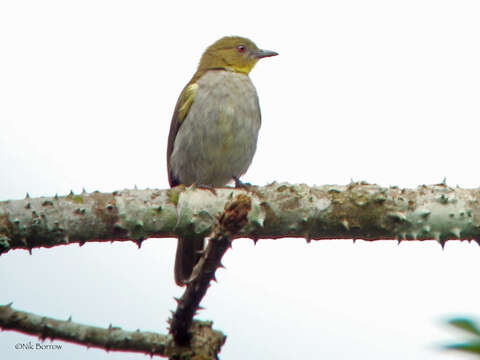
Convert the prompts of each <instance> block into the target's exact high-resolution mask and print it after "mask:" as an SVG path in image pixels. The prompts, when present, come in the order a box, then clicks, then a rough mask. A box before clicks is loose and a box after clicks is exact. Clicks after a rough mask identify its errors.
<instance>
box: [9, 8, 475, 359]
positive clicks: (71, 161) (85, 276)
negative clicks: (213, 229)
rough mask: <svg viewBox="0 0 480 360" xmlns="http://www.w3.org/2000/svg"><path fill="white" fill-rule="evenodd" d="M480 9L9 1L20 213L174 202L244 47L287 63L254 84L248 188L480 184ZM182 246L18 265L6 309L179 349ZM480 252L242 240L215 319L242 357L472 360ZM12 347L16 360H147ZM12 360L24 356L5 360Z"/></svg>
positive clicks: (151, 245)
mask: <svg viewBox="0 0 480 360" xmlns="http://www.w3.org/2000/svg"><path fill="white" fill-rule="evenodd" d="M479 19H480V2H478V1H462V0H457V1H441V0H435V1H425V0H415V1H409V0H403V1H347V0H345V1H341V0H336V1H316V2H313V1H312V2H308V1H301V0H299V1H295V2H261V1H249V0H246V1H242V2H235V3H232V5H230V4H229V3H227V2H225V1H195V2H194V1H181V2H160V1H119V0H117V1H105V0H95V1H90V0H82V1H78V2H73V1H47V0H46V1H41V2H39V1H21V0H16V1H8V0H7V1H2V2H0V165H1V167H0V200H6V199H18V198H22V197H23V196H25V193H26V192H29V193H30V195H31V196H51V195H54V194H55V193H59V194H67V193H68V192H69V191H70V190H71V189H73V190H74V191H75V192H80V191H81V190H82V188H85V189H86V190H87V191H93V190H100V191H104V192H111V191H113V190H117V189H124V188H132V187H133V186H134V185H135V184H136V185H137V186H138V187H139V188H146V187H150V188H166V187H167V186H168V182H167V174H166V164H165V149H166V141H167V136H168V129H169V124H170V117H171V114H172V111H173V107H174V105H175V102H176V100H177V97H178V95H179V92H180V91H181V89H182V88H183V86H184V85H185V83H186V82H187V81H188V80H189V79H190V77H191V76H192V74H193V73H194V71H195V67H196V65H197V63H198V60H199V58H200V55H201V53H202V51H203V50H204V49H205V48H206V47H207V46H208V45H210V44H211V43H212V42H214V41H215V40H217V39H218V38H220V37H222V36H224V35H241V36H246V37H249V38H251V39H252V40H253V41H255V42H256V43H257V45H258V46H259V47H263V48H265V49H270V50H275V51H277V52H279V53H280V55H279V56H277V57H274V58H268V59H264V60H262V61H261V62H260V63H259V64H258V65H257V66H256V68H255V69H254V70H253V72H252V74H251V77H252V79H253V82H254V83H255V85H256V87H257V90H258V93H259V96H260V104H261V107H262V115H263V124H262V129H261V132H260V139H259V144H258V148H257V154H256V157H255V159H254V161H253V164H252V166H251V168H250V170H249V171H248V173H247V174H246V175H245V176H244V178H243V180H245V181H248V182H251V183H254V184H259V185H262V184H266V183H269V182H272V181H274V180H276V181H280V182H281V181H288V182H291V183H298V182H303V183H307V184H310V185H313V184H318V185H321V184H345V183H348V182H349V181H350V179H354V180H366V181H369V182H374V183H378V184H381V185H384V186H388V185H398V186H401V187H416V186H417V185H421V184H424V183H426V184H431V183H438V182H440V181H441V180H442V179H443V178H444V177H446V178H447V183H448V184H450V185H457V184H458V185H459V186H462V187H478V186H479V177H478V174H479V170H478V138H479V136H478V129H477V127H478V123H479V120H480V105H479V104H480V102H479V97H480V65H479V64H480V46H479V37H480V21H479ZM175 244H176V241H175V240H173V239H155V240H148V241H145V242H144V244H143V246H142V248H141V249H140V250H137V247H136V245H135V244H133V243H128V244H122V243H113V244H86V245H85V246H83V247H81V248H79V247H78V246H76V245H72V246H68V247H57V248H53V249H36V250H34V251H33V255H32V256H30V255H28V253H27V252H25V251H12V252H10V253H8V254H6V255H4V256H2V257H0V284H1V285H0V303H2V304H5V303H8V302H10V301H13V302H14V306H15V307H17V308H19V309H22V310H25V311H31V312H35V313H38V314H42V315H45V316H52V317H56V318H61V319H66V318H68V316H70V315H72V317H73V320H74V321H77V322H81V323H87V324H94V325H98V326H105V327H106V326H108V324H109V323H113V325H115V326H121V327H123V328H125V329H127V330H135V329H137V328H140V329H142V330H150V331H160V332H165V331H166V330H165V328H166V319H167V317H168V316H169V310H171V309H173V308H174V306H175V303H174V301H173V299H172V298H173V296H178V295H179V294H181V292H182V290H181V289H180V288H177V287H176V286H175V285H174V282H173V270H172V269H173V258H174V252H175ZM479 258H480V248H479V247H478V246H477V245H476V244H468V243H461V244H460V243H458V242H455V243H454V242H449V243H447V245H446V248H445V251H443V252H442V251H441V248H440V246H439V245H438V244H435V243H434V242H425V243H409V244H407V243H402V244H401V245H400V246H397V245H396V243H395V242H375V243H365V242H362V241H357V243H356V244H355V245H353V244H352V242H351V241H322V242H312V243H311V244H310V245H306V243H305V241H303V240H301V239H284V240H278V241H260V242H259V243H258V244H257V246H256V247H253V245H252V242H251V241H249V240H238V241H236V242H235V244H234V247H233V250H232V251H230V252H229V253H228V254H227V255H226V257H225V261H224V263H225V265H226V266H227V270H226V271H225V270H220V271H219V272H218V280H219V283H218V284H214V285H213V286H212V287H211V289H210V290H209V292H208V294H207V297H206V298H205V300H204V302H203V305H204V306H205V307H206V308H207V310H205V311H202V313H201V317H200V318H201V319H210V320H213V321H214V327H215V328H217V329H220V330H222V331H224V332H225V333H226V334H227V335H228V339H227V343H226V344H225V346H224V348H223V351H222V353H221V357H222V359H229V360H231V359H233V360H237V359H238V360H240V359H300V358H301V359H318V358H325V359H329V360H337V359H351V358H355V359H374V360H376V359H382V360H383V359H390V360H395V359H399V360H400V359H402V360H404V359H415V360H416V359H419V360H420V359H421V360H433V359H435V360H438V359H440V360H442V359H445V360H450V359H452V360H454V359H465V357H464V356H461V355H459V354H452V353H451V354H446V353H442V352H439V351H438V345H439V344H442V343H445V342H446V341H447V342H448V341H453V340H454V339H456V333H454V332H450V331H447V330H446V327H445V326H444V325H443V323H442V321H443V320H444V319H445V318H447V317H448V316H450V315H452V314H454V315H459V314H471V315H476V316H478V314H479V313H480V310H479V307H478V304H479V301H480V291H479V290H478V272H479V269H480V266H479ZM28 341H32V342H33V343H35V342H37V341H38V340H37V339H36V338H32V337H28V336H26V335H23V334H17V333H11V332H3V333H2V334H1V336H0V355H2V358H5V359H7V358H8V359H33V358H35V359H62V360H63V359H66V358H68V359H84V358H86V357H88V358H89V359H108V360H113V359H119V360H120V359H122V360H123V359H145V357H144V356H142V355H132V354H130V353H127V354H122V353H106V352H105V351H102V350H95V349H89V350H86V349H85V348H84V347H80V346H76V345H72V344H67V343H61V342H58V341H57V342H55V343H59V344H60V343H61V344H63V346H64V348H63V350H61V351H56V352H48V351H19V350H15V348H14V347H15V344H17V343H25V342H28ZM3 355H5V356H3Z"/></svg>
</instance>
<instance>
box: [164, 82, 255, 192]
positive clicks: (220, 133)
mask: <svg viewBox="0 0 480 360" xmlns="http://www.w3.org/2000/svg"><path fill="white" fill-rule="evenodd" d="M242 81H243V80H242ZM248 81H249V79H248ZM240 85H242V84H240ZM247 85H248V86H250V87H248V88H247V90H249V91H245V89H243V90H242V91H238V86H236V87H235V88H234V89H233V90H232V89H230V90H231V91H227V94H228V95H225V91H224V92H223V93H221V92H220V91H219V89H218V87H216V88H214V90H213V91H210V92H208V93H206V94H202V93H200V94H197V95H196V97H195V102H194V103H193V104H192V107H191V109H190V111H189V113H188V115H187V117H186V118H185V120H184V123H183V124H182V126H181V127H180V129H179V132H178V134H177V137H176V139H175V144H174V150H173V153H172V157H171V167H172V170H173V173H174V175H175V176H176V178H178V180H179V182H180V183H181V184H185V185H191V184H193V183H195V184H197V185H210V186H223V185H225V184H227V183H228V182H230V181H231V180H232V177H234V176H235V177H240V176H241V175H242V174H244V173H245V172H246V171H247V169H248V167H249V166H250V163H251V161H252V158H253V155H254V154H255V150H256V145H257V137H258V131H259V128H260V109H259V106H258V100H257V97H256V92H255V89H254V88H253V85H251V83H250V82H249V83H248V84H247ZM251 89H253V92H251ZM220 90H221V89H220ZM202 95H205V97H204V98H203V97H202Z"/></svg>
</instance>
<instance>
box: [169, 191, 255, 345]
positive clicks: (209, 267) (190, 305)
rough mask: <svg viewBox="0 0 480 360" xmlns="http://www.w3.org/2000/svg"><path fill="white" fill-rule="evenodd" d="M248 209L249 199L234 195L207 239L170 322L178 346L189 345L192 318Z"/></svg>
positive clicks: (242, 224) (249, 206) (245, 220)
mask: <svg viewBox="0 0 480 360" xmlns="http://www.w3.org/2000/svg"><path fill="white" fill-rule="evenodd" d="M250 209H251V201H250V198H249V197H248V196H246V195H244V194H240V195H237V197H236V198H235V199H234V200H233V201H231V202H229V203H227V204H226V205H225V211H224V213H223V214H222V216H221V217H220V219H219V223H218V225H217V226H216V228H215V230H214V232H213V234H212V236H211V237H210V239H209V243H208V246H207V248H206V250H205V251H204V253H203V255H202V257H201V258H200V260H199V262H198V264H197V265H196V266H195V269H194V271H193V274H192V276H191V278H190V279H189V282H188V285H187V288H186V290H185V292H184V294H183V296H182V297H181V298H180V299H176V300H177V310H176V311H175V312H174V313H173V317H172V319H171V322H170V333H171V334H172V335H173V338H174V340H175V341H176V342H177V343H178V344H187V343H188V342H189V341H190V337H191V334H190V333H189V329H190V325H191V324H192V321H193V316H194V315H195V313H196V311H197V310H198V309H199V305H200V302H201V301H202V299H203V297H204V296H205V294H206V292H207V289H208V287H209V286H210V281H211V280H215V271H216V270H217V268H219V267H222V264H221V260H222V257H223V255H224V254H225V252H226V251H227V250H228V248H229V247H230V246H231V240H230V238H231V236H232V235H234V234H236V233H237V232H238V231H239V230H240V229H241V228H242V227H243V226H245V224H247V216H248V212H249V211H250Z"/></svg>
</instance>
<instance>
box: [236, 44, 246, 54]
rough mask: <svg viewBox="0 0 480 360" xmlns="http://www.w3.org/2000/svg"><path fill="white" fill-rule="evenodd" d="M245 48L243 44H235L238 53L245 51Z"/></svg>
mask: <svg viewBox="0 0 480 360" xmlns="http://www.w3.org/2000/svg"><path fill="white" fill-rule="evenodd" d="M245 50H246V48H245V46H243V45H238V46H237V51H238V52H239V53H243V52H245Z"/></svg>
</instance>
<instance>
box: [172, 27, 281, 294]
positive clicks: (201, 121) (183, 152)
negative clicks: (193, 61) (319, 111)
mask: <svg viewBox="0 0 480 360" xmlns="http://www.w3.org/2000/svg"><path fill="white" fill-rule="evenodd" d="M275 55H278V54H277V53H276V52H274V51H269V50H262V49H259V48H258V47H257V46H256V45H255V44H254V43H253V42H252V41H251V40H249V39H246V38H242V37H238V36H231V37H224V38H221V39H220V40H218V41H216V42H215V43H214V44H212V45H211V46H209V47H208V48H207V50H205V52H204V53H203V55H202V58H201V59H200V63H199V65H198V68H197V71H196V72H195V74H194V75H193V77H192V79H191V80H190V81H189V82H188V84H187V85H186V86H185V88H184V89H183V91H182V92H181V94H180V97H179V98H178V101H177V104H176V106H175V110H174V112H173V117H172V123H171V125H170V134H169V137H168V149H167V167H168V179H169V182H170V186H171V187H174V186H177V185H179V184H184V185H187V186H188V185H192V184H196V185H197V186H199V187H202V186H204V187H218V186H224V185H226V184H227V183H228V182H230V181H231V180H232V179H234V180H235V181H236V182H237V181H238V178H239V177H240V176H241V175H243V174H244V173H245V172H246V171H247V169H248V167H249V166H250V163H251V161H252V158H253V155H254V153H255V150H256V147H257V137H258V131H259V129H260V123H261V120H260V107H259V104H258V96H257V91H256V90H255V87H254V86H253V83H252V81H251V80H250V78H249V76H248V74H249V73H250V70H252V68H253V67H254V66H255V64H256V63H257V61H258V60H259V59H261V58H264V57H269V56H275ZM203 242H204V239H203V237H193V238H192V237H189V238H184V237H179V239H178V245H177V254H176V258H175V282H176V283H177V284H178V285H184V284H185V282H186V281H187V280H188V279H189V277H190V275H191V272H192V270H193V267H194V266H195V263H196V262H197V260H198V258H199V256H200V255H199V252H200V251H201V250H203V246H204V245H203Z"/></svg>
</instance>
